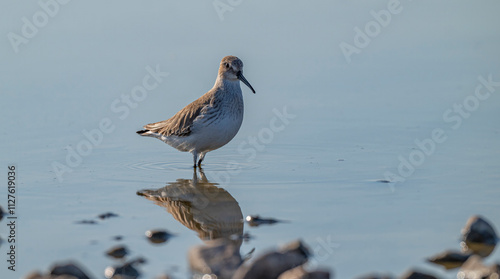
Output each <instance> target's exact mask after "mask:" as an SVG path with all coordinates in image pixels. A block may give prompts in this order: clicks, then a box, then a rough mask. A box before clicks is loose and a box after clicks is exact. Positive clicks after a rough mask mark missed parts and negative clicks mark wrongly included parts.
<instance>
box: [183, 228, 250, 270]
mask: <svg viewBox="0 0 500 279" xmlns="http://www.w3.org/2000/svg"><path fill="white" fill-rule="evenodd" d="M188 258H189V265H190V267H191V270H192V271H193V272H195V273H199V274H209V275H210V274H212V275H215V276H217V278H231V277H232V275H233V273H234V272H235V271H236V269H237V268H238V267H239V266H240V265H241V263H242V259H241V255H240V251H239V246H238V245H235V243H233V242H231V241H229V240H225V239H222V238H220V239H217V240H213V241H210V242H207V245H199V246H195V247H193V248H191V249H190V250H189V253H188Z"/></svg>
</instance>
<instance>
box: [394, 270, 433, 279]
mask: <svg viewBox="0 0 500 279" xmlns="http://www.w3.org/2000/svg"><path fill="white" fill-rule="evenodd" d="M400 278H401V279H437V277H436V276H434V275H430V274H427V273H423V272H420V271H416V270H408V271H407V272H405V273H404V274H403V275H401V277H400Z"/></svg>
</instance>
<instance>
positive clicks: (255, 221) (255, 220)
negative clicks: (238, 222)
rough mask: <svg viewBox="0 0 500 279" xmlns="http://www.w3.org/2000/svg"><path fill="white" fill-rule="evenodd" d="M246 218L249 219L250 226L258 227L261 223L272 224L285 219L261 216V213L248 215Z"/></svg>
mask: <svg viewBox="0 0 500 279" xmlns="http://www.w3.org/2000/svg"><path fill="white" fill-rule="evenodd" d="M245 220H246V221H247V223H248V225H250V227H258V226H260V225H272V224H276V223H280V222H283V221H280V220H277V219H272V218H261V217H260V216H259V215H254V216H252V215H248V216H247V217H246V218H245Z"/></svg>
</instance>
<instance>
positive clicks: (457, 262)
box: [427, 251, 471, 269]
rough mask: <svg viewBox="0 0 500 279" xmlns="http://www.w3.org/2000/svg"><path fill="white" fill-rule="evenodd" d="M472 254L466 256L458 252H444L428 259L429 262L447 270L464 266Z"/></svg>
mask: <svg viewBox="0 0 500 279" xmlns="http://www.w3.org/2000/svg"><path fill="white" fill-rule="evenodd" d="M470 255H471V254H464V253H461V252H457V251H444V252H442V253H439V254H437V255H435V256H432V257H430V258H428V259H427V261H428V262H431V263H434V264H439V265H442V266H443V267H444V268H446V269H452V268H457V267H460V266H462V264H463V263H464V262H465V261H467V259H469V257H470Z"/></svg>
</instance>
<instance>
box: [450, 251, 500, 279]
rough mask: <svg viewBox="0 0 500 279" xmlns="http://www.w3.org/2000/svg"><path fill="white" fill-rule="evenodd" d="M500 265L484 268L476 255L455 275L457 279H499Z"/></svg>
mask: <svg viewBox="0 0 500 279" xmlns="http://www.w3.org/2000/svg"><path fill="white" fill-rule="evenodd" d="M499 276H500V265H499V264H494V265H491V266H485V265H484V264H483V262H482V258H481V257H480V256H478V255H473V256H471V257H470V258H469V259H468V260H467V261H466V262H465V263H464V264H463V266H462V268H461V269H460V271H459V272H458V274H457V278H461V279H482V278H488V279H493V278H499Z"/></svg>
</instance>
